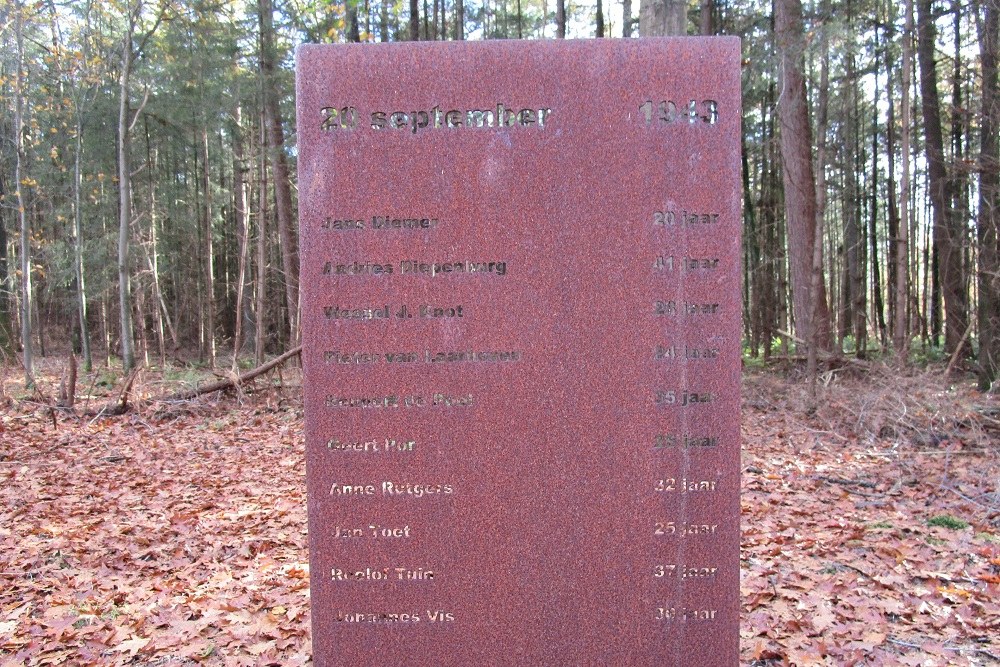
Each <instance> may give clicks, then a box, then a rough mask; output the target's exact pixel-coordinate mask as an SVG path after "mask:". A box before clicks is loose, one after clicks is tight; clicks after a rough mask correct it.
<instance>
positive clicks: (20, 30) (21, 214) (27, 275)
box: [13, 2, 35, 387]
mask: <svg viewBox="0 0 1000 667" xmlns="http://www.w3.org/2000/svg"><path fill="white" fill-rule="evenodd" d="M14 39H15V41H16V43H17V73H16V75H15V78H14V81H15V86H16V87H15V90H14V127H13V130H14V153H15V155H14V193H15V195H16V198H15V201H16V204H17V215H18V220H19V221H20V223H21V361H22V363H23V364H24V385H25V386H26V387H33V386H34V384H35V376H34V368H33V356H32V343H31V304H32V291H31V223H30V222H29V220H30V219H29V217H28V207H27V203H26V202H25V197H24V190H23V189H24V188H25V187H27V186H26V185H25V180H26V177H25V173H24V160H25V156H24V84H25V81H24V79H25V69H24V5H23V4H22V3H21V2H17V3H16V4H15V6H14Z"/></svg>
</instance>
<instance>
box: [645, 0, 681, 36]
mask: <svg viewBox="0 0 1000 667" xmlns="http://www.w3.org/2000/svg"><path fill="white" fill-rule="evenodd" d="M686 34H687V0H639V35H640V36H642V37H658V36H666V35H686Z"/></svg>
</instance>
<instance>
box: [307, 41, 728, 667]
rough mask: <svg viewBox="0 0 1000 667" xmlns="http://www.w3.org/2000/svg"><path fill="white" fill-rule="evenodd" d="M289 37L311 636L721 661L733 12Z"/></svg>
mask: <svg viewBox="0 0 1000 667" xmlns="http://www.w3.org/2000/svg"><path fill="white" fill-rule="evenodd" d="M297 58H298V63H297V90H298V150H299V155H298V164H299V199H300V225H301V261H302V267H301V283H302V313H303V314H302V327H303V338H304V341H303V342H304V347H303V366H304V372H305V385H306V386H305V407H306V447H307V451H306V458H307V482H308V497H309V540H310V551H311V553H310V568H311V572H310V576H311V595H312V605H311V606H312V620H313V651H314V661H315V664H316V665H317V666H318V667H327V666H330V665H351V666H361V665H407V666H416V665H428V666H435V667H437V666H441V665H460V666H463V667H467V666H470V665H477V666H478V665H491V666H494V665H512V666H513V665H517V666H524V665H539V666H545V667H552V666H557V665H566V666H569V665H574V666H575V665H684V666H687V667H715V666H727V667H729V666H735V665H737V664H738V649H739V639H738V626H739V518H740V516H739V515H740V506H739V484H740V477H739V449H740V420H739V378H740V335H741V326H740V314H741V309H740V275H741V273H740V229H741V187H740V153H739V151H740V137H739V133H740V118H741V108H740V46H739V41H738V39H736V38H662V39H638V40H587V41H561V40H560V41H532V42H523V41H517V42H515V41H496V42H467V43H461V42H449V43H394V44H379V45H336V46H333V45H331V46H303V47H301V48H300V49H299V51H298V56H297Z"/></svg>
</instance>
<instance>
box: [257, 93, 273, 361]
mask: <svg viewBox="0 0 1000 667" xmlns="http://www.w3.org/2000/svg"><path fill="white" fill-rule="evenodd" d="M264 125H265V118H264V114H263V112H261V117H260V134H261V136H260V150H261V154H260V191H259V193H258V196H257V198H258V202H257V281H256V282H257V304H256V311H257V312H256V315H257V318H256V328H255V330H254V357H255V359H256V362H257V365H258V366H259V365H261V364H262V363H264V355H265V353H266V351H265V349H264V344H265V343H264V341H265V336H266V333H267V218H268V215H270V213H269V211H268V187H267V159H266V155H265V151H266V147H267V138H266V137H267V130H266V129H265V127H264Z"/></svg>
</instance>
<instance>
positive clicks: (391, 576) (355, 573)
mask: <svg viewBox="0 0 1000 667" xmlns="http://www.w3.org/2000/svg"><path fill="white" fill-rule="evenodd" d="M435 574H436V573H435V572H434V571H433V570H427V569H424V568H422V567H417V568H409V567H383V568H373V567H366V568H364V569H363V570H344V569H342V568H339V567H335V568H331V569H330V579H331V580H333V581H429V580H431V579H433V578H434V576H435Z"/></svg>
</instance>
